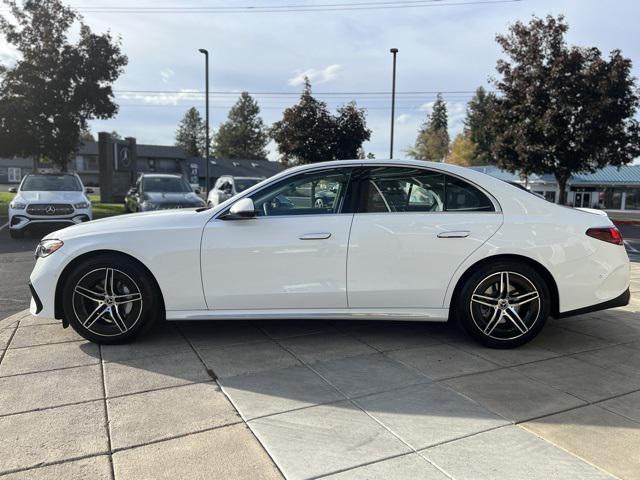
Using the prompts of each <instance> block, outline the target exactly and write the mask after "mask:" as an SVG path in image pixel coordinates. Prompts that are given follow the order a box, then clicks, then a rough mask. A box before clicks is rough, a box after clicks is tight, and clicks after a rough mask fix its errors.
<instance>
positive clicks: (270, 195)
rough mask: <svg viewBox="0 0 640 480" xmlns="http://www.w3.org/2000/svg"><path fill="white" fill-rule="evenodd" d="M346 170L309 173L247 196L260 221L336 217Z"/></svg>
mask: <svg viewBox="0 0 640 480" xmlns="http://www.w3.org/2000/svg"><path fill="white" fill-rule="evenodd" d="M349 172H350V170H348V169H332V170H326V171H323V172H311V173H304V174H300V175H297V176H295V177H293V178H289V179H286V180H283V181H282V182H278V183H277V184H275V185H272V186H270V187H267V188H266V189H264V190H261V191H259V192H256V193H255V194H254V195H252V196H251V199H252V200H253V203H254V205H255V207H256V212H257V215H258V216H259V217H260V216H261V217H264V216H274V215H318V214H331V213H339V212H340V209H341V207H342V203H343V201H344V197H345V194H346V190H347V185H348V184H349V176H350V173H349Z"/></svg>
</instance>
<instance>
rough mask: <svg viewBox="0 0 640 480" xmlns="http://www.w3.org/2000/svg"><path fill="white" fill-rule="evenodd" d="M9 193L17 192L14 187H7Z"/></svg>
mask: <svg viewBox="0 0 640 480" xmlns="http://www.w3.org/2000/svg"><path fill="white" fill-rule="evenodd" d="M9 193H18V189H17V188H16V187H9Z"/></svg>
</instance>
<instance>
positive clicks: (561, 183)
mask: <svg viewBox="0 0 640 480" xmlns="http://www.w3.org/2000/svg"><path fill="white" fill-rule="evenodd" d="M556 180H558V188H559V190H560V191H559V193H560V195H559V196H558V204H560V205H566V204H567V197H566V194H567V192H566V190H567V180H568V178H567V177H556Z"/></svg>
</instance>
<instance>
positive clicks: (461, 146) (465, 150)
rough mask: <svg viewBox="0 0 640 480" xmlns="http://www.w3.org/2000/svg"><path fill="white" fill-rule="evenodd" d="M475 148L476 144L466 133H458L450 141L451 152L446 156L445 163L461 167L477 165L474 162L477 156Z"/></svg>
mask: <svg viewBox="0 0 640 480" xmlns="http://www.w3.org/2000/svg"><path fill="white" fill-rule="evenodd" d="M476 148H477V147H476V144H475V143H474V142H473V140H471V137H470V135H469V134H468V133H459V134H458V135H456V138H454V139H453V142H452V143H451V152H449V156H448V157H447V163H452V164H454V165H461V166H463V167H468V166H470V165H478V164H476V163H474V162H475V160H476V158H477V154H476Z"/></svg>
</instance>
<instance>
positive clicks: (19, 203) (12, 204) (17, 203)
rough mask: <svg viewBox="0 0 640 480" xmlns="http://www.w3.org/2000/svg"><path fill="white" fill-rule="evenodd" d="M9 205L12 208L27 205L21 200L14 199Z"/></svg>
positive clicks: (22, 207) (20, 208) (20, 207)
mask: <svg viewBox="0 0 640 480" xmlns="http://www.w3.org/2000/svg"><path fill="white" fill-rule="evenodd" d="M9 206H10V207H11V208H13V209H14V210H24V209H25V207H26V206H27V204H26V203H22V202H16V201H15V200H14V201H13V202H11V203H10V204H9Z"/></svg>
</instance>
